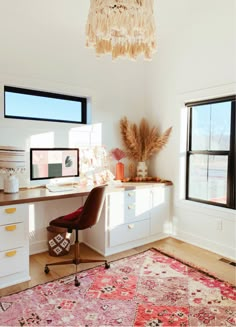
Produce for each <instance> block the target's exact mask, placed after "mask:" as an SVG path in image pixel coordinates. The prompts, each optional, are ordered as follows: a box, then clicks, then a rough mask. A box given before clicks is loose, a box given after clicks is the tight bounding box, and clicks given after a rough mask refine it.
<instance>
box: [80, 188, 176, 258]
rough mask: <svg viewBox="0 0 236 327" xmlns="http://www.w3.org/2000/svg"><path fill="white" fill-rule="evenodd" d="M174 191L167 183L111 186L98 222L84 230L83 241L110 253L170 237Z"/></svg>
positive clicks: (105, 252) (107, 253) (104, 253)
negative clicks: (111, 188)
mask: <svg viewBox="0 0 236 327" xmlns="http://www.w3.org/2000/svg"><path fill="white" fill-rule="evenodd" d="M170 192H171V187H170V186H165V185H164V184H150V185H147V184H146V185H145V186H144V185H140V186H139V185H138V186H135V187H131V186H127V187H121V188H120V189H116V190H111V191H109V190H108V192H107V196H106V201H105V204H104V207H103V211H102V215H101V218H100V220H99V222H98V224H97V225H95V226H93V227H92V228H91V229H88V230H85V231H83V234H82V241H83V242H84V243H85V244H87V245H88V246H89V247H91V248H93V249H94V250H96V251H97V252H99V253H101V254H102V255H105V256H107V255H110V254H114V253H118V252H121V251H124V250H128V249H132V248H134V247H136V246H140V245H143V244H146V243H150V242H154V241H156V240H159V239H161V238H164V237H166V236H167V235H168V226H169V215H170Z"/></svg>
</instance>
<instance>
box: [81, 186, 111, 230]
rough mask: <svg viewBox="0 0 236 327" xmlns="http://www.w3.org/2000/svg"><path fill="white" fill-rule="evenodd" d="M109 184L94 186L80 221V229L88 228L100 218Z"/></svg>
mask: <svg viewBox="0 0 236 327" xmlns="http://www.w3.org/2000/svg"><path fill="white" fill-rule="evenodd" d="M106 186H107V185H101V186H96V187H94V188H93V189H92V190H91V192H90V193H89V195H88V197H87V199H86V201H85V204H84V207H83V211H82V213H81V215H80V219H79V222H78V229H86V228H89V227H92V226H93V225H95V224H96V223H97V222H98V221H99V218H100V215H101V212H102V208H103V204H104V200H105V190H106Z"/></svg>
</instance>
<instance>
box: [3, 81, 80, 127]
mask: <svg viewBox="0 0 236 327" xmlns="http://www.w3.org/2000/svg"><path fill="white" fill-rule="evenodd" d="M4 94H5V101H4V103H5V117H7V118H23V119H24V118H26V119H38V120H49V121H50V120H52V121H58V122H73V123H86V119H85V118H84V117H83V106H85V107H86V98H80V97H75V96H69V95H63V94H55V93H49V92H42V91H36V90H26V89H21V88H15V87H11V86H5V92H4ZM85 110H86V108H85Z"/></svg>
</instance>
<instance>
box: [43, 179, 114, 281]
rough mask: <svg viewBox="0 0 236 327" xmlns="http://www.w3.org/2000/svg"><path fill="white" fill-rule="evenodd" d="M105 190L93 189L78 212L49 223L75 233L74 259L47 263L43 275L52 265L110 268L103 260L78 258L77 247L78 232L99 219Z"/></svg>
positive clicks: (78, 247)
mask: <svg viewBox="0 0 236 327" xmlns="http://www.w3.org/2000/svg"><path fill="white" fill-rule="evenodd" d="M105 188H106V185H102V186H97V187H94V188H93V189H92V190H91V192H90V193H89V195H88V197H87V200H86V201H85V204H84V206H83V207H81V208H79V209H78V210H76V211H74V212H72V213H70V214H68V215H65V216H61V217H59V218H56V219H54V220H52V221H51V222H50V225H51V226H55V227H63V228H67V230H68V233H72V231H73V230H74V231H75V245H74V257H73V258H71V259H69V260H64V261H59V262H54V263H47V264H46V265H45V268H44V272H45V274H48V273H49V271H50V269H49V266H54V265H68V264H70V265H71V264H74V265H75V266H76V274H77V266H78V265H79V264H80V263H89V262H103V263H104V265H105V269H109V268H110V264H109V263H108V262H107V260H105V259H94V260H93V259H85V258H81V257H80V246H79V230H84V229H87V228H91V227H92V226H94V225H95V224H96V223H97V222H98V221H99V218H100V215H101V211H102V208H103V203H104V200H105ZM76 274H75V280H74V283H75V286H79V285H80V282H79V280H78V277H77V275H76Z"/></svg>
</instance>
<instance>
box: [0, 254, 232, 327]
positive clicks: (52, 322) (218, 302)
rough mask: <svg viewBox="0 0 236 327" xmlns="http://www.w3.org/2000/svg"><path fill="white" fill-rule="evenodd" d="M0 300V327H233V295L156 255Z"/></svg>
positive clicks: (207, 277)
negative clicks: (77, 282)
mask: <svg viewBox="0 0 236 327" xmlns="http://www.w3.org/2000/svg"><path fill="white" fill-rule="evenodd" d="M79 277H80V281H81V285H80V286H79V287H77V288H76V287H75V286H74V276H73V275H71V276H68V277H65V278H62V279H59V280H56V281H54V282H49V283H46V284H43V285H38V286H35V287H33V288H31V289H27V290H25V291H22V292H19V293H17V294H13V295H9V296H5V297H2V298H0V326H53V327H55V326H83V327H85V326H99V327H101V326H122V327H124V326H127V327H130V326H146V327H156V326H236V310H235V305H236V289H235V288H234V287H233V286H231V285H229V284H227V283H226V282H223V281H219V280H217V279H216V278H214V277H212V276H210V275H208V274H206V273H204V272H201V271H199V270H197V269H195V268H192V267H190V266H189V265H187V264H183V263H182V262H180V261H178V260H176V259H174V258H171V257H169V256H167V255H165V254H163V253H161V252H158V251H157V250H155V249H150V250H148V251H145V252H143V253H140V254H137V255H134V256H131V257H127V258H124V259H121V260H118V261H115V262H112V263H111V268H110V269H108V270H105V269H104V267H103V266H100V267H97V268H93V269H90V270H87V271H83V272H81V273H80V274H79Z"/></svg>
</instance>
